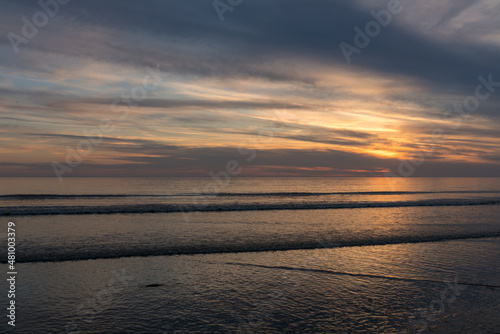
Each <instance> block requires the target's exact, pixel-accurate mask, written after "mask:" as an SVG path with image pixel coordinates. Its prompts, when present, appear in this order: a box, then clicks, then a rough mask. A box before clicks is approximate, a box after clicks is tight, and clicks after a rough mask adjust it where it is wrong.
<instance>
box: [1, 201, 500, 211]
mask: <svg viewBox="0 0 500 334" xmlns="http://www.w3.org/2000/svg"><path fill="white" fill-rule="evenodd" d="M498 204H500V197H493V198H478V199H427V200H414V201H389V202H382V201H380V202H368V201H367V202H345V203H330V202H318V203H273V204H269V203H266V204H262V203H250V204H244V203H223V204H218V203H216V204H206V205H204V204H201V203H194V204H120V205H107V206H99V205H94V206H10V207H0V216H35V215H86V214H130V213H169V212H184V213H188V212H213V211H270V210H319V209H361V208H387V207H425V206H464V205H498Z"/></svg>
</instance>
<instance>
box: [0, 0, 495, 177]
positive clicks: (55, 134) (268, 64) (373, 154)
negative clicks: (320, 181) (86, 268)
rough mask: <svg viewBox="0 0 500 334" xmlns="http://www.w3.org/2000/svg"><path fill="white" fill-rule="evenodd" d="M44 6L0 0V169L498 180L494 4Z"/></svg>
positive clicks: (457, 0) (440, 0) (293, 0)
mask: <svg viewBox="0 0 500 334" xmlns="http://www.w3.org/2000/svg"><path fill="white" fill-rule="evenodd" d="M46 1H47V6H45V9H43V8H42V7H41V6H40V5H39V4H38V3H37V1H20V0H12V1H6V0H3V1H2V13H1V14H0V16H1V20H0V33H1V39H0V69H1V71H0V73H1V75H0V143H1V145H0V176H53V175H54V173H55V172H54V168H55V169H56V171H58V172H59V173H64V174H65V176H208V173H210V172H211V171H212V172H217V171H221V170H224V169H225V168H226V164H227V162H228V161H231V160H235V161H237V163H238V164H239V165H240V166H241V167H242V168H243V172H242V173H241V175H247V176H250V175H270V176H295V175H297V176H300V175H304V176H382V175H384V174H385V173H388V172H392V173H394V174H396V175H403V176H407V175H412V176H500V148H499V144H500V130H499V129H500V61H499V60H500V58H499V56H500V20H498V17H499V15H500V3H499V2H498V1H496V0H477V1H469V0H413V1H409V0H402V1H401V3H400V4H399V5H398V4H397V3H396V2H395V0H390V1H387V0H380V1H379V0H355V1H335V0H313V1H306V0H275V1H270V0H267V1H264V0H244V1H239V0H231V1H229V0H220V1H219V0H217V1H215V2H213V1H212V0H203V1H201V0H191V1H186V0H169V1H153V0H147V1H129V0H121V1H118V0H116V1H96V0H87V1H79V0H72V1H68V0H64V1H63V0H59V2H55V0H51V1H49V0H46ZM388 8H389V10H392V12H391V11H389V10H388ZM373 13H378V14H375V16H377V15H378V16H379V20H385V21H383V22H381V23H382V24H381V23H377V21H375V16H374V14H373ZM387 14H389V15H390V18H389V15H387ZM367 29H368V31H367ZM359 31H361V33H359ZM408 166H409V167H408ZM408 170H410V171H409V172H408ZM56 173H57V172H56Z"/></svg>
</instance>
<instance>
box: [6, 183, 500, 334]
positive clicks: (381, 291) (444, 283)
mask: <svg viewBox="0 0 500 334" xmlns="http://www.w3.org/2000/svg"><path fill="white" fill-rule="evenodd" d="M28 181H29V183H30V187H29V189H30V190H29V191H28V190H26V191H25V192H24V193H22V192H23V187H19V188H18V189H16V190H17V192H15V193H12V190H11V192H10V193H8V192H6V191H4V193H3V194H1V195H0V196H3V197H2V207H1V208H0V210H1V212H2V213H3V214H4V215H3V217H2V220H3V221H5V222H7V221H12V222H14V223H15V224H16V228H17V240H18V241H17V242H18V246H17V249H18V250H17V261H18V263H17V272H18V275H17V282H16V285H17V293H16V305H17V307H16V329H15V330H16V332H19V333H207V332H211V333H420V332H426V333H427V332H428V333H498V332H499V330H500V327H499V321H498V320H497V317H496V315H497V314H498V313H499V311H500V305H499V303H498V300H499V297H500V263H499V262H500V260H499V259H500V223H499V221H498V219H497V218H496V217H498V216H499V213H500V206H499V205H498V204H495V203H496V202H495V201H496V200H497V198H498V192H499V190H500V187H498V184H499V183H498V182H499V180H498V179H483V180H481V179H463V180H462V181H461V182H458V181H457V180H456V179H455V180H450V179H419V180H415V179H414V180H408V181H406V180H401V181H398V182H400V183H399V184H397V183H390V184H388V183H384V182H386V180H380V179H379V180H370V179H362V180H361V179H338V178H332V179H322V180H319V181H318V180H317V179H315V180H311V179H295V180H294V179H293V178H291V179H289V180H287V182H282V181H283V180H282V179H280V180H278V179H266V180H262V179H248V180H247V179H238V180H236V181H237V182H235V184H234V185H231V186H229V187H227V188H225V189H221V192H220V193H219V194H212V195H211V196H210V197H207V201H210V202H207V203H205V204H204V205H201V204H198V206H197V207H195V206H194V205H193V203H195V202H194V201H193V197H195V198H197V199H198V200H200V199H199V198H198V197H199V196H202V195H203V196H205V197H206V194H196V193H195V192H193V190H192V189H194V188H197V189H201V187H202V186H203V184H206V182H209V181H210V180H207V179H195V180H193V179H187V180H183V181H182V180H180V181H179V180H175V181H172V180H169V179H167V180H140V179H87V180H84V179H75V180H73V181H72V180H69V182H68V183H67V184H66V185H64V186H63V188H61V186H59V185H57V186H53V187H52V188H50V187H49V186H47V184H48V181H47V180H45V179H38V180H33V179H30V180H24V182H28ZM452 181H453V182H452ZM4 182H5V181H4ZM8 182H12V181H8ZM17 182H18V184H23V183H22V182H20V180H17ZM258 182H262V183H263V184H267V188H260V189H259V192H255V191H252V192H250V191H248V189H249V188H250V187H251V185H252V184H253V185H255V184H256V183H258ZM390 182H393V181H390ZM83 183H87V184H88V186H87V187H88V189H85V187H82V186H81V184H83ZM153 183H155V184H156V186H152V184H153ZM98 184H101V187H102V188H101V189H100V188H99V186H97V185H98ZM139 184H142V187H140V186H138V185H139ZM32 185H35V187H33V186H32ZM36 185H38V188H37V187H36ZM75 185H78V187H76V186H75ZM389 185H390V187H389ZM314 187H316V188H314ZM42 188H44V189H43V192H42V191H41V190H40V189H42ZM382 188H384V189H382ZM2 189H7V188H6V187H2ZM26 189H28V187H26ZM89 189H91V190H93V191H92V192H91V191H89ZM102 189H105V190H102ZM222 190H223V191H222ZM146 195H147V196H146ZM197 196H198V197H197ZM408 201H411V202H412V203H415V202H418V203H419V205H418V206H409V205H407V202H408ZM200 203H201V200H200ZM328 203H329V204H332V203H333V204H335V203H336V204H339V203H341V204H344V207H343V208H335V207H334V208H327V209H314V208H308V209H303V207H304V206H305V205H307V204H310V205H319V204H322V205H326V204H328ZM367 203H370V206H367V205H366V204H367ZM384 203H386V204H387V203H393V204H391V206H390V207H388V206H387V205H386V204H384ZM394 203H400V204H394ZM405 203H406V204H405ZM244 204H245V205H248V204H252V205H253V206H254V207H256V208H257V209H254V210H242V209H241V206H242V205H244ZM345 204H350V205H351V207H346V205H345ZM355 204H359V207H355ZM137 205H149V206H151V205H154V206H155V207H157V208H158V207H160V208H164V207H165V205H169V207H170V206H172V205H173V206H180V207H183V208H191V211H184V212H174V211H172V212H156V213H155V212H152V213H102V207H106V206H113V207H122V208H124V209H125V211H126V210H128V209H130V207H137ZM209 205H219V206H220V207H223V206H224V205H225V206H226V207H229V206H230V207H232V208H236V209H234V210H226V211H224V210H222V211H204V209H205V208H206V207H207V206H209ZM285 205H288V206H289V207H290V208H289V209H285ZM51 206H57V207H64V206H68V207H73V208H75V207H77V208H78V210H80V212H79V213H72V214H56V215H54V214H46V213H45V211H43V210H46V208H47V207H51ZM276 206H281V208H280V209H279V210H276V209H275V208H276ZM21 207H23V209H22V210H25V211H26V210H30V212H31V213H32V214H31V215H26V214H18V213H16V212H19V211H20V210H21ZM97 207H98V209H96V208H97ZM92 208H93V209H92ZM94 209H95V210H94ZM9 210H11V211H10V212H11V215H9V216H7V215H6V214H7V213H8V212H9ZM16 210H17V211H16ZM92 210H94V211H92ZM82 212H85V213H82ZM126 212H128V211H126ZM6 267H7V265H6V264H2V268H6ZM4 271H6V270H4ZM6 326H7V325H6V323H3V324H2V328H7V327H6Z"/></svg>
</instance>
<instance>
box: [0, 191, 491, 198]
mask: <svg viewBox="0 0 500 334" xmlns="http://www.w3.org/2000/svg"><path fill="white" fill-rule="evenodd" d="M419 194H422V195H425V194H500V191H498V190H477V191H472V190H471V191H454V190H450V191H354V192H251V193H228V192H221V193H177V194H8V195H0V200H2V199H3V200H46V199H101V198H129V197H183V196H186V197H190V196H217V197H309V196H328V195H364V196H370V195H374V196H380V195H419Z"/></svg>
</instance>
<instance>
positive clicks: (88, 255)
mask: <svg viewBox="0 0 500 334" xmlns="http://www.w3.org/2000/svg"><path fill="white" fill-rule="evenodd" d="M495 237H500V231H493V232H491V231H490V232H483V233H464V234H444V235H434V236H400V237H381V238H372V239H360V240H337V241H321V240H316V241H308V242H283V243H261V244H259V243H256V242H254V243H247V244H230V243H227V244H224V245H220V244H217V245H189V246H188V245H171V246H165V245H141V246H137V245H134V247H133V248H126V246H125V247H124V248H122V249H119V247H120V245H114V246H111V245H104V246H101V247H100V249H90V248H89V247H85V248H84V249H82V248H67V247H64V248H52V249H51V250H50V249H49V250H44V247H41V246H39V247H37V248H36V250H33V253H31V252H27V251H24V252H23V253H19V254H18V255H17V256H16V262H19V263H26V262H62V261H77V260H96V259H110V258H122V257H147V256H173V255H198V254H220V253H248V252H271V251H289V250H306V249H321V248H327V249H330V248H343V247H362V246H383V245H394V244H413V243H426V242H442V241H452V240H464V239H481V238H495ZM121 247H123V246H121ZM0 263H6V259H1V260H0Z"/></svg>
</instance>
